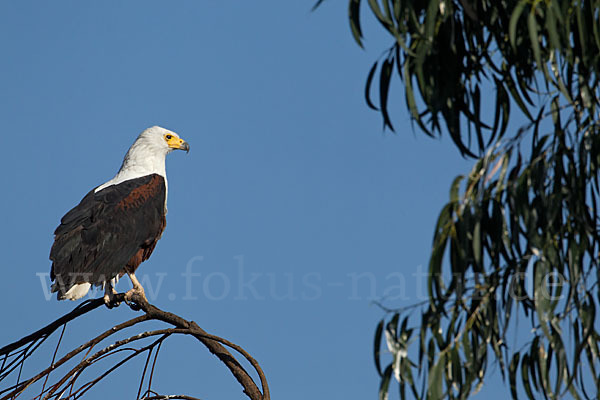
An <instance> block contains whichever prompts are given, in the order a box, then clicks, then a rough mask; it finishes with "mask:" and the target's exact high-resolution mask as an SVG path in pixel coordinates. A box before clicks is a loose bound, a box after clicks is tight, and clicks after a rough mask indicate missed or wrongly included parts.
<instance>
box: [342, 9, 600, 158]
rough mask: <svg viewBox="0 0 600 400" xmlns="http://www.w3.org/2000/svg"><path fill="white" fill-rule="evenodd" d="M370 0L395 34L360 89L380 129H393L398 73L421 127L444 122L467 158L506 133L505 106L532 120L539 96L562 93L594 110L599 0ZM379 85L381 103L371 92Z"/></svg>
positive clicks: (438, 127)
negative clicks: (375, 112)
mask: <svg viewBox="0 0 600 400" xmlns="http://www.w3.org/2000/svg"><path fill="white" fill-rule="evenodd" d="M366 2H367V3H368V6H369V8H370V10H371V12H372V14H373V15H374V16H375V17H376V18H377V20H378V21H379V23H380V24H381V26H382V27H383V28H384V29H385V30H386V31H387V32H388V33H389V34H390V35H391V36H392V38H393V44H392V45H391V47H390V48H389V49H388V50H387V51H386V52H385V54H384V56H383V57H382V59H380V60H377V61H376V62H375V63H374V64H373V66H372V68H371V70H370V72H369V74H368V77H367V83H366V90H365V97H366V101H367V104H368V106H369V107H371V108H372V109H374V110H378V111H379V112H380V113H381V115H382V117H383V123H384V127H387V128H389V129H391V130H394V127H393V123H392V118H391V115H390V109H389V106H388V103H389V102H388V98H389V94H390V88H391V82H392V77H393V76H394V75H397V76H398V77H399V78H400V79H401V81H402V83H403V88H404V97H405V100H406V106H407V108H408V110H409V111H410V115H411V117H412V119H413V121H414V122H416V124H417V125H418V127H419V128H420V129H421V130H422V131H423V132H424V133H426V134H427V135H430V136H436V135H441V134H442V132H443V131H444V127H445V128H446V131H447V132H448V134H449V135H450V137H451V138H452V140H453V142H454V143H455V145H456V146H457V147H458V149H459V150H460V151H461V153H462V154H463V155H468V156H473V157H475V156H476V154H477V155H482V154H483V153H484V152H485V150H486V149H487V148H488V147H489V146H490V145H491V144H492V143H493V142H494V141H495V140H497V139H499V138H501V137H502V136H503V135H505V133H506V132H507V128H508V123H509V119H510V117H511V104H512V105H513V106H514V105H516V106H517V107H518V108H519V110H520V111H521V112H522V113H523V114H524V115H525V116H527V118H529V120H530V121H535V119H534V114H535V113H534V112H532V110H533V109H535V108H539V103H540V101H537V100H536V98H540V97H544V98H546V99H548V96H550V97H552V96H553V95H554V94H555V93H557V92H560V94H561V95H562V96H563V97H564V99H565V100H566V102H567V103H568V104H569V106H571V107H573V108H574V111H575V112H578V113H582V114H583V113H586V112H587V113H588V114H589V115H593V114H594V112H595V111H596V108H597V106H598V69H599V68H600V20H599V17H598V9H599V8H600V1H598V0H572V1H559V0H544V1H541V0H500V1H495V0H494V1H492V0H483V1H473V0H458V1H456V0H455V1H451V0H430V1H415V0H381V1H378V0H367V1H366ZM360 10H361V0H350V1H349V20H350V27H351V30H352V34H353V37H354V39H355V40H356V42H357V43H358V44H359V45H360V46H361V47H362V46H363V41H364V38H363V34H362V28H361V15H360ZM540 72H541V74H542V77H541V81H542V82H541V83H540V82H539V79H538V78H539V73H540ZM375 82H378V90H377V92H378V99H379V104H378V105H376V104H375V103H374V102H373V100H372V98H371V91H372V86H373V83H375ZM490 91H494V92H495V94H493V95H492V96H489V95H487V93H488V92H490ZM487 108H490V109H493V110H494V111H493V113H491V114H492V115H487V113H485V112H484V111H483V110H486V109H487Z"/></svg>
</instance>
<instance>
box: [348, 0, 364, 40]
mask: <svg viewBox="0 0 600 400" xmlns="http://www.w3.org/2000/svg"><path fill="white" fill-rule="evenodd" d="M348 17H349V19H350V30H351V31H352V36H353V37H354V40H355V41H356V43H358V45H359V46H360V47H363V44H362V37H363V36H362V30H361V28H360V0H350V3H349V5H348Z"/></svg>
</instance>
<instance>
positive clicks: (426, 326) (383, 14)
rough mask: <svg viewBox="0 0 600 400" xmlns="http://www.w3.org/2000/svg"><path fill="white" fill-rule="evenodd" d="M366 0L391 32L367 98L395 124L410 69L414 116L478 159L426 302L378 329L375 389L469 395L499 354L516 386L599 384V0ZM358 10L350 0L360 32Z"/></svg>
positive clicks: (560, 394)
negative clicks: (396, 103)
mask: <svg viewBox="0 0 600 400" xmlns="http://www.w3.org/2000/svg"><path fill="white" fill-rule="evenodd" d="M321 2H322V1H320V2H318V3H317V5H318V4H319V3H321ZM363 3H368V4H365V5H363V7H362V10H363V11H364V10H365V9H366V7H367V6H368V9H369V11H370V14H373V15H374V16H375V18H376V19H377V20H378V21H379V23H380V24H381V25H382V26H383V28H384V29H385V30H386V31H387V32H388V33H389V34H390V40H391V42H392V43H391V47H389V48H388V49H387V51H385V53H384V55H383V56H382V57H381V58H380V59H378V60H376V61H375V62H374V64H373V67H372V68H371V70H370V72H369V74H368V76H367V81H366V93H365V95H366V102H367V104H368V106H369V107H371V108H373V109H375V110H377V111H378V112H380V113H381V115H382V118H383V123H384V127H387V128H389V129H392V130H393V129H394V124H393V122H392V114H393V113H392V111H393V110H390V107H389V102H388V98H389V95H390V88H391V86H392V82H393V79H394V78H395V77H397V78H400V79H399V80H398V83H399V85H398V86H399V87H402V88H403V89H404V99H405V103H406V107H407V108H408V110H409V111H410V114H411V116H412V119H413V121H414V122H415V124H416V125H417V126H418V128H419V129H420V130H421V131H423V132H424V133H425V134H427V135H430V136H439V135H442V134H448V135H449V136H450V137H451V138H452V140H453V142H454V143H455V145H456V146H457V148H458V149H459V150H460V152H461V153H462V154H463V155H465V156H468V157H473V159H474V160H475V165H474V167H473V169H472V170H471V171H470V173H469V174H468V175H466V176H459V177H457V178H456V179H455V180H454V182H453V183H452V185H451V190H450V196H449V201H448V203H447V204H446V205H445V206H444V207H443V209H442V210H441V212H440V215H439V218H438V222H437V226H436V227H435V233H434V239H433V246H432V251H431V256H430V263H429V274H428V300H427V302H426V304H425V305H424V306H420V305H415V307H408V308H404V309H399V310H390V313H389V315H388V316H387V317H386V318H384V319H383V320H382V321H381V322H380V323H379V325H378V326H377V328H376V332H375V343H374V345H375V346H374V357H375V365H376V368H377V371H378V373H379V374H380V376H381V384H380V392H379V395H380V398H382V399H384V398H386V397H387V396H388V394H389V392H390V390H391V387H396V385H394V386H391V383H392V382H394V381H397V383H398V387H399V393H400V396H401V398H406V397H407V396H408V397H411V398H417V399H434V400H436V399H442V398H451V399H455V398H456V399H459V398H460V399H464V398H467V397H469V395H471V394H473V393H476V392H477V391H478V390H479V389H480V387H481V385H483V384H484V380H485V379H486V377H488V378H489V376H488V373H489V372H488V370H490V367H491V366H493V367H495V369H496V370H499V372H500V373H501V375H502V377H503V379H504V381H505V382H506V384H507V385H506V386H507V395H508V392H510V394H511V395H512V397H513V398H517V397H521V396H524V395H525V396H527V397H528V398H530V399H539V398H542V397H544V398H552V399H554V398H565V397H567V398H576V399H577V398H590V399H596V398H598V397H599V396H600V359H599V357H600V349H599V342H600V334H599V332H598V325H599V324H598V323H597V322H596V308H597V307H598V304H599V302H600V286H599V283H598V282H599V278H600V269H599V265H598V264H599V262H600V232H599V230H598V217H599V215H598V196H599V194H600V192H599V190H600V186H599V182H598V172H599V166H600V125H599V122H598V120H599V112H598V110H599V108H598V107H599V105H600V104H599V101H600V90H599V83H598V79H599V75H600V74H599V70H600V0H578V1H576V0H571V1H558V0H527V1H523V0H521V1H517V0H498V1H496V0H481V1H477V0H454V1H452V0H429V1H418V0H379V1H378V0H365V1H364V2H363ZM360 12H361V0H349V20H350V27H351V31H352V35H353V36H354V39H355V40H356V42H357V43H358V45H360V46H361V47H362V46H363V42H364V38H363V34H362V29H361V16H360ZM373 93H376V96H372V94H373ZM374 97H376V98H378V100H377V101H374ZM375 103H377V104H375ZM485 110H491V112H485ZM515 113H516V114H517V115H515ZM515 116H516V117H519V118H520V119H522V118H523V117H522V116H525V119H524V120H526V121H527V120H528V121H529V122H527V123H525V124H524V125H523V126H520V127H518V128H514V127H512V125H514V122H511V121H514V119H515ZM519 322H520V325H518V326H517V324H518V323H519ZM523 332H527V335H523V334H522V333H523Z"/></svg>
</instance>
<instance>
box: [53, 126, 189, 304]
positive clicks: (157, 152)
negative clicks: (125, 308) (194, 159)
mask: <svg viewBox="0 0 600 400" xmlns="http://www.w3.org/2000/svg"><path fill="white" fill-rule="evenodd" d="M173 150H185V151H186V152H189V150H190V146H189V144H188V143H187V142H186V141H185V140H183V139H181V138H180V137H179V135H177V134H176V133H175V132H172V131H170V130H167V129H164V128H161V127H159V126H153V127H151V128H148V129H146V130H145V131H143V132H142V133H141V134H140V135H139V136H138V137H137V139H136V140H135V142H134V143H133V145H131V147H130V148H129V150H128V151H127V154H126V155H125V158H124V159H123V164H122V165H121V168H120V169H119V172H118V173H117V174H116V175H115V177H114V178H112V179H111V180H109V181H108V182H106V183H103V184H102V185H100V186H98V187H96V188H94V189H92V190H91V191H90V192H89V193H88V194H87V195H85V197H84V198H83V199H82V200H81V202H80V203H79V204H78V205H77V206H75V207H74V208H73V209H72V210H70V211H69V212H67V213H66V214H65V216H64V217H62V219H61V220H60V225H59V226H58V227H57V228H56V230H55V231H54V243H53V245H52V249H51V250H50V260H51V261H52V266H51V268H50V278H51V280H52V281H53V282H54V283H53V285H52V292H56V293H57V298H58V300H64V299H69V300H77V299H80V298H81V297H83V296H85V295H86V294H87V293H88V291H89V290H90V288H91V286H92V285H94V286H104V302H105V304H106V305H107V306H109V305H110V304H112V303H113V301H114V295H115V294H116V293H117V292H116V291H115V289H114V284H115V283H116V281H117V280H118V279H119V278H120V277H122V276H123V275H125V274H127V275H129V278H130V279H131V283H132V284H133V288H132V289H131V290H130V291H128V292H127V293H126V294H125V298H126V299H127V298H131V296H132V295H133V294H134V293H136V294H138V295H140V296H142V298H144V299H145V294H144V288H143V287H142V285H141V284H140V282H139V281H138V279H137V278H136V276H135V271H136V269H137V268H138V266H139V265H140V264H141V263H142V262H143V261H145V260H147V259H148V258H149V257H150V255H151V254H152V251H153V250H154V247H155V246H156V242H158V240H159V239H160V237H161V235H162V233H163V231H164V229H165V226H166V218H165V216H166V214H167V174H166V167H165V158H166V156H167V154H169V153H170V152H171V151H173Z"/></svg>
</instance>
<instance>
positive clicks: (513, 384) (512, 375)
mask: <svg viewBox="0 0 600 400" xmlns="http://www.w3.org/2000/svg"><path fill="white" fill-rule="evenodd" d="M520 357H521V354H520V353H515V354H514V355H513V357H512V360H511V362H510V366H509V367H508V379H509V381H510V394H511V395H512V398H513V399H515V400H517V399H518V398H519V397H518V396H517V368H519V358H520Z"/></svg>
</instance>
